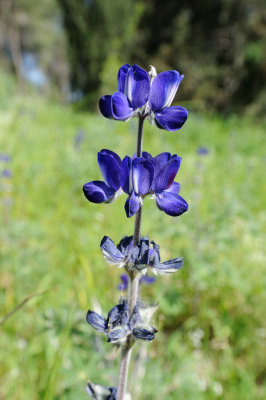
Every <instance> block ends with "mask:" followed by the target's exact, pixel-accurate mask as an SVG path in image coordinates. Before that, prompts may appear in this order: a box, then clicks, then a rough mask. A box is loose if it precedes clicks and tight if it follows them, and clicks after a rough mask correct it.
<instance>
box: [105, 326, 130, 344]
mask: <svg viewBox="0 0 266 400" xmlns="http://www.w3.org/2000/svg"><path fill="white" fill-rule="evenodd" d="M126 333H127V331H126V329H124V328H115V329H113V330H112V331H109V332H108V333H107V338H108V340H107V342H111V343H115V342H118V341H119V340H121V339H122V338H123V337H124V336H125V335H126Z"/></svg>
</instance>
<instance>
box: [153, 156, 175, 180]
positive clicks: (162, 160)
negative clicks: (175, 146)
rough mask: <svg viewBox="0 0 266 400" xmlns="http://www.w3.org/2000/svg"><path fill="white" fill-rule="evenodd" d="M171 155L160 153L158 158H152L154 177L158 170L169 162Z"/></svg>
mask: <svg viewBox="0 0 266 400" xmlns="http://www.w3.org/2000/svg"><path fill="white" fill-rule="evenodd" d="M170 158H171V153H166V152H165V153H160V154H158V156H156V157H154V158H153V164H154V176H156V175H157V173H158V172H159V170H160V169H161V168H162V167H163V166H164V165H165V164H166V163H167V162H168V161H169V160H170Z"/></svg>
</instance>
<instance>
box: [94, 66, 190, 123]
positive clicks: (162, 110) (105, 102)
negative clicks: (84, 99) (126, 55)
mask: <svg viewBox="0 0 266 400" xmlns="http://www.w3.org/2000/svg"><path fill="white" fill-rule="evenodd" d="M183 77H184V75H180V74H179V72H177V71H165V72H162V73H160V74H159V75H157V76H156V70H155V68H154V67H152V68H151V72H150V73H149V74H147V72H146V71H145V70H143V69H142V68H140V67H139V66H138V65H136V64H135V65H133V66H130V65H129V64H125V65H123V66H122V67H121V68H120V69H119V71H118V77H117V92H115V93H114V94H113V95H112V96H110V95H107V96H103V97H101V99H100V101H99V108H100V111H101V113H102V114H103V115H104V116H105V117H106V118H113V119H116V120H119V121H126V120H128V119H129V118H131V117H134V116H139V117H142V118H146V117H148V119H149V121H150V122H151V123H152V124H155V125H156V126H157V127H158V128H160V129H165V130H167V131H176V130H178V129H180V128H181V127H182V126H183V124H184V123H185V122H186V120H187V117H188V113H187V110H186V109H185V108H183V107H179V106H171V104H172V101H173V99H174V97H175V94H176V92H177V89H178V87H179V84H180V83H181V81H182V79H183ZM170 106H171V107H170Z"/></svg>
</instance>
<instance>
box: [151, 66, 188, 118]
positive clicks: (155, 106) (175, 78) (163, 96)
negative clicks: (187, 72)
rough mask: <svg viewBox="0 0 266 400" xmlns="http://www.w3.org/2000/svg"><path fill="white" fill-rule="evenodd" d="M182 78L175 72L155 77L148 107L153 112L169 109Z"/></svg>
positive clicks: (167, 72)
mask: <svg viewBox="0 0 266 400" xmlns="http://www.w3.org/2000/svg"><path fill="white" fill-rule="evenodd" d="M183 78H184V75H180V74H179V73H178V72H177V71H165V72H162V73H161V74H159V75H157V76H156V78H155V79H154V81H153V83H152V86H151V90H150V95H149V106H150V107H151V109H152V110H153V111H155V112H156V111H160V110H161V109H162V108H164V107H170V105H171V104H172V101H173V100H174V97H175V94H176V91H177V89H178V86H179V84H180V82H181V81H182V79H183Z"/></svg>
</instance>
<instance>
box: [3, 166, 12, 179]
mask: <svg viewBox="0 0 266 400" xmlns="http://www.w3.org/2000/svg"><path fill="white" fill-rule="evenodd" d="M2 175H3V177H4V178H12V172H11V171H10V170H9V169H7V168H4V169H3V171H2Z"/></svg>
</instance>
